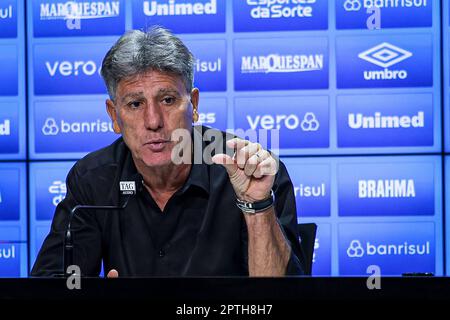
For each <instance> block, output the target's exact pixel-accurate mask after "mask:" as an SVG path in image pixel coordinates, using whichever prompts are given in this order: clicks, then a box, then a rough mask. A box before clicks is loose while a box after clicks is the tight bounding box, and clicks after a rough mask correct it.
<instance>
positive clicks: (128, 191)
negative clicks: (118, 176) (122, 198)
mask: <svg viewBox="0 0 450 320" xmlns="http://www.w3.org/2000/svg"><path fill="white" fill-rule="evenodd" d="M119 185H120V194H121V195H135V194H136V181H120V182H119Z"/></svg>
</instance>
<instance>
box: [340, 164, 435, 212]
mask: <svg viewBox="0 0 450 320" xmlns="http://www.w3.org/2000/svg"><path fill="white" fill-rule="evenodd" d="M395 160H397V161H395V162H394V158H392V162H387V161H386V160H384V161H383V159H379V160H378V162H377V163H365V164H362V163H345V164H340V165H339V166H338V195H339V201H338V204H339V205H338V210H339V215H340V216H420V215H434V214H435V195H436V194H439V192H438V191H436V192H435V188H436V186H435V183H434V181H435V178H434V177H435V174H436V173H435V167H437V166H438V163H434V162H433V161H431V160H430V161H428V162H416V163H414V162H406V161H405V160H403V161H401V159H395Z"/></svg>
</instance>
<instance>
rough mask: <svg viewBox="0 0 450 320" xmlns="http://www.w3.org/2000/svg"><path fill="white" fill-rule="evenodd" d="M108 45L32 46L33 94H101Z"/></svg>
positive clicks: (102, 91)
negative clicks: (101, 71) (101, 74)
mask: <svg viewBox="0 0 450 320" xmlns="http://www.w3.org/2000/svg"><path fill="white" fill-rule="evenodd" d="M108 47H109V46H108V44H97V43H96V44H58V45H36V46H35V48H34V92H35V94H36V95H51V94H95V93H105V92H106V89H105V85H104V83H103V80H102V79H101V76H100V68H101V61H102V59H103V56H104V54H105V52H107V51H108Z"/></svg>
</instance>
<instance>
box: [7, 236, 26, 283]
mask: <svg viewBox="0 0 450 320" xmlns="http://www.w3.org/2000/svg"><path fill="white" fill-rule="evenodd" d="M27 256H28V253H27V245H26V243H15V242H0V278H18V277H26V276H27V274H28V272H27V268H26V266H27V261H28V259H27Z"/></svg>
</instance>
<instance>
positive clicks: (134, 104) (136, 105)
mask: <svg viewBox="0 0 450 320" xmlns="http://www.w3.org/2000/svg"><path fill="white" fill-rule="evenodd" d="M141 105H142V102H140V101H131V102H129V103H128V104H127V106H129V107H130V108H132V109H137V108H139V107H140V106H141Z"/></svg>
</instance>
